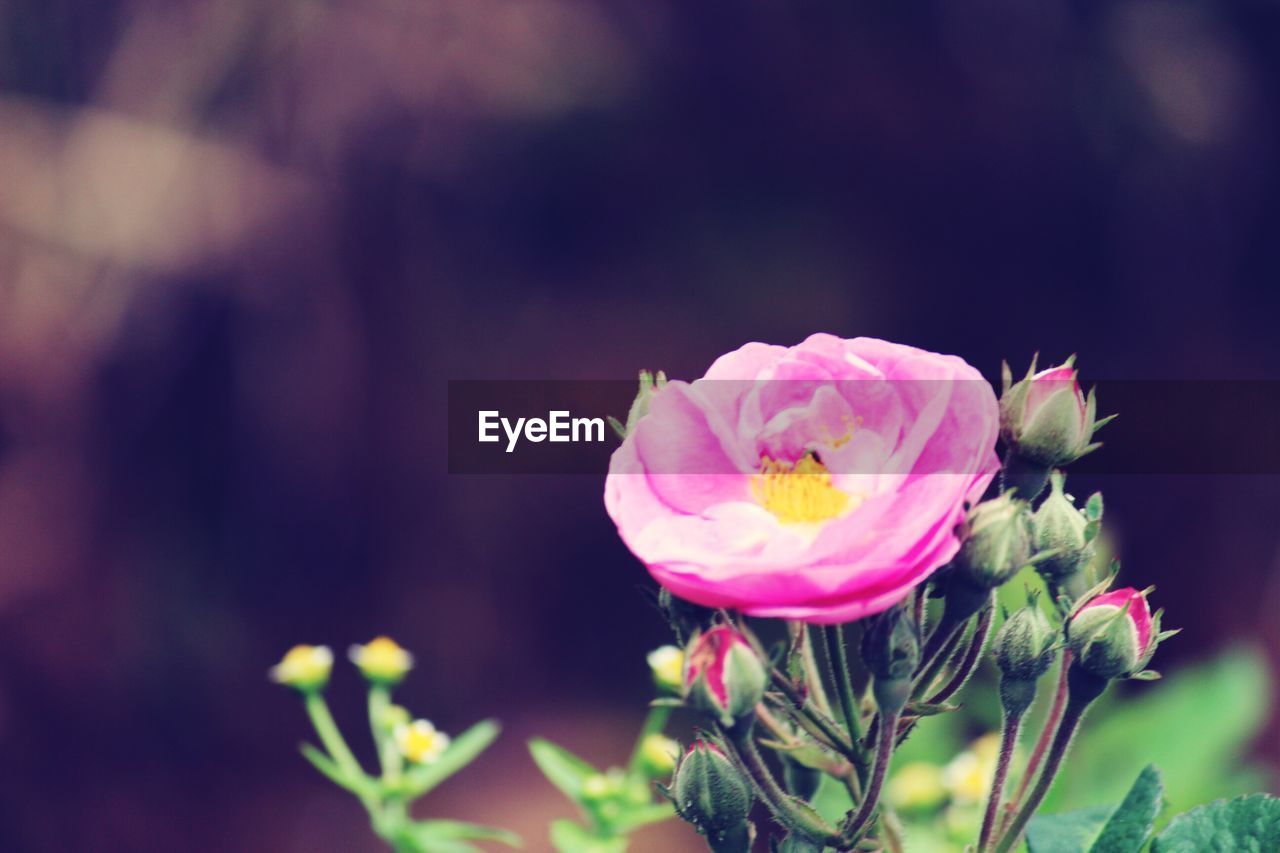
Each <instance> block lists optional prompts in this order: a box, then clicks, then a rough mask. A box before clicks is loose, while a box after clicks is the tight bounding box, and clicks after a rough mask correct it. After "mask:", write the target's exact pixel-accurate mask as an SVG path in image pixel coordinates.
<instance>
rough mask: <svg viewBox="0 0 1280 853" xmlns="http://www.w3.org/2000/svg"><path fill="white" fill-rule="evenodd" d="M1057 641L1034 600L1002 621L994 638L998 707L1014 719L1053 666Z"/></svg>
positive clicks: (1025, 706)
mask: <svg viewBox="0 0 1280 853" xmlns="http://www.w3.org/2000/svg"><path fill="white" fill-rule="evenodd" d="M1057 639H1058V632H1057V631H1055V630H1054V627H1053V625H1052V624H1051V623H1050V622H1049V618H1048V617H1047V616H1045V615H1044V611H1043V610H1041V609H1040V606H1039V605H1038V604H1036V602H1035V599H1034V598H1033V599H1032V600H1031V601H1029V602H1028V603H1027V606H1026V607H1023V608H1022V609H1021V610H1018V611H1016V612H1014V613H1013V615H1011V616H1010V617H1009V618H1008V619H1006V620H1005V623H1004V625H1003V626H1001V628H1000V631H999V633H997V634H996V639H995V658H996V665H997V666H999V667H1000V704H1001V705H1002V706H1003V707H1004V710H1005V713H1006V714H1008V715H1009V716H1010V717H1016V716H1018V715H1020V714H1022V713H1024V712H1025V711H1026V710H1027V708H1029V707H1030V706H1031V702H1032V700H1034V699H1035V695H1036V680H1037V679H1039V678H1040V676H1042V675H1044V674H1045V672H1046V671H1047V670H1048V669H1049V666H1050V664H1052V663H1053V646H1054V643H1055V642H1056V641H1057Z"/></svg>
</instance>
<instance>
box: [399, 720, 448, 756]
mask: <svg viewBox="0 0 1280 853" xmlns="http://www.w3.org/2000/svg"><path fill="white" fill-rule="evenodd" d="M392 737H394V738H395V742H396V748H397V749H399V750H400V754H401V755H403V756H404V757H405V758H406V759H408V760H409V761H411V762H412V763H414V764H434V763H435V762H436V761H437V760H438V759H439V758H440V756H441V755H443V754H444V751H445V750H446V749H448V748H449V736H448V735H447V734H445V733H444V732H442V731H439V730H438V729H437V728H436V727H435V726H433V725H432V724H431V721H430V720H414V721H413V722H412V723H403V724H401V725H398V726H396V727H395V730H394V731H393V732H392Z"/></svg>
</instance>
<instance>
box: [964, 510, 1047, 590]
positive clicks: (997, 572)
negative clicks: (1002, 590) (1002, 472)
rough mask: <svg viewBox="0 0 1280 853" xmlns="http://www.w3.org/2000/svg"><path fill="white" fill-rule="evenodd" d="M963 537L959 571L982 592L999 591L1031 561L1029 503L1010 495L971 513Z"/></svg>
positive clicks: (965, 523) (966, 521)
mask: <svg viewBox="0 0 1280 853" xmlns="http://www.w3.org/2000/svg"><path fill="white" fill-rule="evenodd" d="M960 534H961V537H962V539H963V544H962V545H961V546H960V553H959V554H957V555H956V559H955V566H956V569H957V571H958V572H959V574H960V576H961V577H962V578H964V579H965V580H967V581H968V582H969V583H971V584H973V585H974V586H976V587H978V588H979V589H995V588H996V587H998V586H1000V585H1001V584H1003V583H1004V582H1005V581H1007V580H1009V579H1010V578H1012V577H1013V576H1014V575H1016V574H1017V573H1018V572H1019V571H1020V570H1021V569H1022V567H1023V566H1026V565H1027V564H1028V563H1029V562H1030V560H1031V517H1030V514H1029V513H1028V511H1027V504H1026V502H1025V501H1020V500H1017V499H1016V498H1014V497H1013V496H1012V495H1011V494H1010V493H1008V492H1006V493H1005V494H1003V495H1000V496H999V497H997V498H992V499H991V500H989V501H984V502H982V503H980V504H978V505H977V506H975V507H974V508H973V509H971V510H969V514H968V515H967V516H966V517H965V520H964V524H963V526H962V528H961V531H960Z"/></svg>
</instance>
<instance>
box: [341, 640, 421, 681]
mask: <svg viewBox="0 0 1280 853" xmlns="http://www.w3.org/2000/svg"><path fill="white" fill-rule="evenodd" d="M349 656H350V658H351V662H352V663H354V664H355V665H356V667H358V668H359V670H360V672H361V674H362V675H364V677H365V678H366V679H368V680H369V681H371V682H372V683H374V684H381V685H385V686H387V687H391V686H394V685H396V684H399V683H400V682H401V681H403V680H404V677H405V676H406V675H407V674H408V673H409V670H410V669H412V668H413V655H411V654H409V653H408V652H407V651H405V650H404V649H402V648H401V647H400V644H399V643H397V642H396V641H395V640H393V639H391V638H390V637H377V638H376V639H374V640H371V641H369V642H368V643H366V644H365V645H363V646H361V645H355V646H352V647H351V650H350V653H349Z"/></svg>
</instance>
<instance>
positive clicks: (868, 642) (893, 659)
mask: <svg viewBox="0 0 1280 853" xmlns="http://www.w3.org/2000/svg"><path fill="white" fill-rule="evenodd" d="M862 660H863V662H865V663H866V665H867V669H868V670H870V672H871V674H872V676H873V677H874V682H873V685H872V690H873V692H874V693H875V697H876V704H877V705H879V707H880V710H881V711H882V712H884V711H897V710H900V709H901V708H902V706H903V705H904V704H906V701H907V696H908V694H910V692H911V676H912V673H914V672H915V669H916V666H917V665H918V664H919V663H920V635H919V629H918V627H917V625H916V623H915V620H914V619H913V618H912V616H911V614H910V612H909V611H908V610H907V608H905V607H903V606H901V605H899V606H897V607H891V608H889V609H888V610H886V611H884V612H883V613H880V614H879V615H877V616H875V617H874V618H872V620H871V622H870V624H869V625H868V626H867V630H866V632H865V633H864V634H863V635H862Z"/></svg>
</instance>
